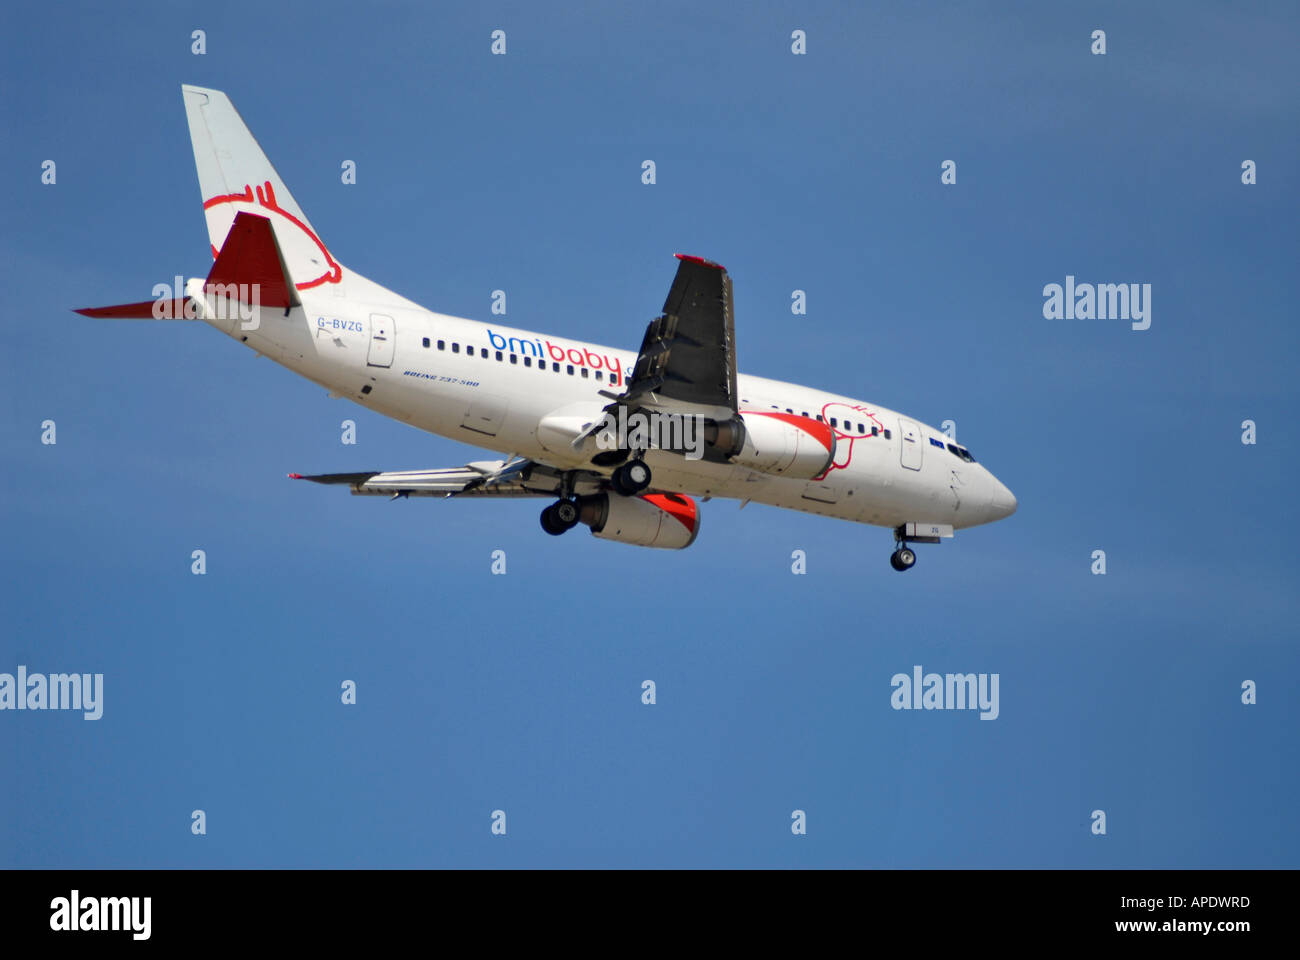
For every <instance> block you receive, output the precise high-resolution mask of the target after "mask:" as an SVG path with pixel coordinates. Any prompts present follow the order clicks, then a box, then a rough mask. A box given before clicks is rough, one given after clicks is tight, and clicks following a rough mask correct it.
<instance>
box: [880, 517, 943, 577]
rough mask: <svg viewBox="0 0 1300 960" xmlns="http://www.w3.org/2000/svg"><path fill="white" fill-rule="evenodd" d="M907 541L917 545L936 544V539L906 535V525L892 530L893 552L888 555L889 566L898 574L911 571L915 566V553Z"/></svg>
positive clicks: (937, 539) (937, 540)
mask: <svg viewBox="0 0 1300 960" xmlns="http://www.w3.org/2000/svg"><path fill="white" fill-rule="evenodd" d="M908 541H915V542H917V543H938V542H939V538H938V537H926V536H914V537H909V536H908V535H907V525H906V524H903V525H902V526H899V527H895V528H894V543H895V547H894V552H893V553H891V554H890V555H889V565H890V566H891V567H893V568H894V569H895V570H897V571H899V572H900V573H901V572H902V571H904V570H911V569H912V567H914V566H915V565H916V551H915V550H913V549H912V548H911V547H909V546H908V545H907V544H908Z"/></svg>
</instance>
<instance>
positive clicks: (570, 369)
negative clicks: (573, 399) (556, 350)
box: [569, 364, 573, 376]
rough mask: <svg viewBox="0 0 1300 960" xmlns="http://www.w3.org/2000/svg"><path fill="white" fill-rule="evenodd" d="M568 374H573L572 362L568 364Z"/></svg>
mask: <svg viewBox="0 0 1300 960" xmlns="http://www.w3.org/2000/svg"><path fill="white" fill-rule="evenodd" d="M569 376H573V364H569Z"/></svg>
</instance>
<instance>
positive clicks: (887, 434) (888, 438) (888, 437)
mask: <svg viewBox="0 0 1300 960" xmlns="http://www.w3.org/2000/svg"><path fill="white" fill-rule="evenodd" d="M893 436H894V435H893V434H892V433H890V432H889V431H888V430H886V431H885V439H886V440H892V439H893Z"/></svg>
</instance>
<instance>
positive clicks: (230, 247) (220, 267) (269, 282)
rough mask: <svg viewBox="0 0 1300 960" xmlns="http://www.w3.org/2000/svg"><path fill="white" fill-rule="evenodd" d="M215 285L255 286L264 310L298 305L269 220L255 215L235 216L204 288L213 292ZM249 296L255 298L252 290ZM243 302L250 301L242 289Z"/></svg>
mask: <svg viewBox="0 0 1300 960" xmlns="http://www.w3.org/2000/svg"><path fill="white" fill-rule="evenodd" d="M215 284H235V285H237V286H240V287H245V286H247V287H249V288H251V287H252V286H253V285H254V284H256V285H257V286H258V297H259V299H258V303H259V304H260V305H261V306H264V307H288V306H290V305H291V304H294V303H296V302H297V297H296V296H294V295H292V294H291V293H290V290H289V278H288V276H286V274H285V270H284V264H283V262H282V261H281V259H280V252H279V250H278V249H276V246H275V234H274V233H272V232H271V221H270V220H268V219H267V218H266V217H259V216H257V215H256V214H252V213H237V214H235V222H234V224H233V225H232V226H231V228H230V233H228V234H226V242H225V243H224V244H222V246H221V252H220V253H218V254H217V262H216V263H214V264H213V265H212V272H211V273H209V274H208V279H207V282H206V283H205V284H204V289H206V290H210V289H212V287H213V285H215ZM248 295H249V296H251V295H252V294H251V289H250V290H249V291H248ZM240 299H241V300H242V301H243V302H245V303H248V302H250V301H249V300H246V299H245V291H244V290H243V289H241V290H240Z"/></svg>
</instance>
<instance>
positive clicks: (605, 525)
mask: <svg viewBox="0 0 1300 960" xmlns="http://www.w3.org/2000/svg"><path fill="white" fill-rule="evenodd" d="M578 519H579V521H581V522H582V523H585V524H586V525H587V526H589V527H591V532H592V535H593V536H597V537H600V538H601V539H602V540H617V541H619V542H620V543H632V544H636V545H637V546H639V547H662V548H663V549H665V550H681V549H683V548H684V547H689V546H690V545H691V544H692V543H694V542H695V536H696V534H697V533H699V530H700V514H699V510H698V509H697V508H696V506H695V501H694V500H692V499H691V498H690V497H687V496H683V495H681V494H679V493H649V494H645V495H644V496H639V497H621V496H618V495H616V494H609V493H599V494H596V495H595V496H590V497H582V498H580V499H579V501H578Z"/></svg>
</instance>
